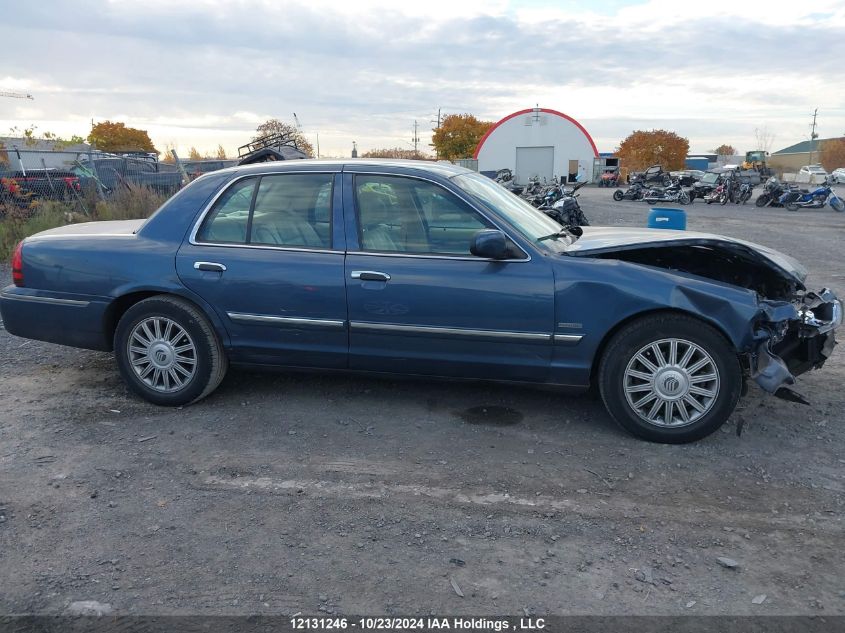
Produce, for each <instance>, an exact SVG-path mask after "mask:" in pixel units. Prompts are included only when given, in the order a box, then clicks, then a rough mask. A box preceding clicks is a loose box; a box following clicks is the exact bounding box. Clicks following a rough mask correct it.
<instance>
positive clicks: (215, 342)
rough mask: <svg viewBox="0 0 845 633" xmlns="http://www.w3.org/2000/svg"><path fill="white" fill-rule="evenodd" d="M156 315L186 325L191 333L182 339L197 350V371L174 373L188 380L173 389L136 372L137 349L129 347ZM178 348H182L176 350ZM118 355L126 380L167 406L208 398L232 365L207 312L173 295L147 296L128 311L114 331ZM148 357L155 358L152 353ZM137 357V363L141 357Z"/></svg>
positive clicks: (133, 386) (143, 396)
mask: <svg viewBox="0 0 845 633" xmlns="http://www.w3.org/2000/svg"><path fill="white" fill-rule="evenodd" d="M156 318H159V319H162V320H166V321H170V322H172V323H174V324H175V325H177V326H178V327H180V328H182V330H183V331H184V332H185V334H186V337H187V338H186V339H182V342H187V343H190V344H192V346H193V350H191V352H189V353H191V354H193V361H194V364H193V365H192V366H193V374H191V375H190V377H189V378H187V379H185V378H184V377H183V376H182V375H181V374H176V373H174V374H173V375H179V376H180V378H182V379H185V384H184V385H182V386H180V387H179V388H178V389H175V390H173V391H169V392H164V391H162V390H159V389H155V388H153V387H152V386H150V385H148V384H147V383H146V382H145V381H144V380H143V379H142V378H141V377H140V376H139V375H138V374H137V373H136V371H135V369H133V364H132V357H131V355H132V353H133V352H131V351H130V347H129V341H130V337H131V336H132V333H133V331H134V330H135V328H136V327H138V326H139V325H140V324H141V323H143V322H148V321H147V320H148V319H156ZM178 342H179V341H176V342H175V343H178ZM175 343H174V344H175ZM150 347H152V346H150ZM135 349H137V348H135ZM178 352H179V350H178V349H177V350H175V351H174V353H178ZM114 355H115V359H116V360H117V366H118V368H119V369H120V374H121V376H122V377H123V380H124V381H125V382H126V384H127V385H128V387H129V388H130V389H131V390H132V391H133V392H135V393H136V394H138V395H139V396H141V397H142V398H144V399H145V400H147V401H149V402H152V403H153V404H157V405H162V406H167V407H178V406H183V405H186V404H191V403H192V402H196V401H198V400H201V399H202V398H205V397H206V396H207V395H209V394H210V393H211V392H212V391H214V390H215V389H216V388H217V386H218V385H219V384H220V382H221V381H222V380H223V377H224V376H225V375H226V369H227V368H228V359H227V357H226V353H225V350H224V349H223V345H222V344H221V343H220V340H219V339H218V337H217V334H216V333H215V332H214V329H213V328H212V326H211V324H210V323H209V322H208V320H207V319H206V317H205V315H203V314H202V312H201V311H200V310H199V309H198V308H197V307H196V306H195V305H193V304H192V303H190V302H189V301H186V300H185V299H181V298H179V297H173V296H169V295H159V296H156V297H150V298H149V299H144V300H143V301H139V302H138V303H136V304H135V305H133V306H132V307H131V308H129V309H128V310H127V311H126V313H125V314H124V315H123V317H121V319H120V322H119V323H118V324H117V329H116V331H115V334H114ZM147 357H148V358H151V357H152V354H148V355H147ZM177 358H178V357H177ZM135 361H136V363H137V362H138V358H136V359H135ZM144 362H147V363H148V364H149V363H150V361H144ZM187 366H188V367H189V368H190V367H191V365H187ZM167 380H168V381H169V380H170V379H169V378H168V379H167Z"/></svg>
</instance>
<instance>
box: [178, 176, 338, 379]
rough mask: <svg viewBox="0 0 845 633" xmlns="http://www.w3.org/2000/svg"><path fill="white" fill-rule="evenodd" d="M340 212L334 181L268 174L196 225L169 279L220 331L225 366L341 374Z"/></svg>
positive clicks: (238, 188) (240, 185)
mask: <svg viewBox="0 0 845 633" xmlns="http://www.w3.org/2000/svg"><path fill="white" fill-rule="evenodd" d="M336 180H337V181H338V182H336ZM340 207H341V204H340V186H339V177H336V176H335V174H332V173H317V172H302V173H294V172H282V173H272V174H265V175H256V176H248V177H244V178H241V179H238V180H236V181H235V182H234V183H232V184H231V185H229V187H228V188H227V189H226V190H224V191H223V193H222V194H221V195H220V196H219V197H218V198H217V200H216V201H215V202H214V203H213V204H212V205H211V207H210V208H209V209H208V211H207V212H206V213H205V214H204V216H203V217H202V218H201V220H200V221H199V222H198V223H197V226H196V227H195V228H194V230H193V232H192V234H191V236H190V238H189V240H188V241H187V242H186V243H185V244H183V246H182V248H181V249H180V250H179V253H178V255H177V258H176V267H177V271H178V273H179V277H180V278H181V279H182V281H183V283H184V284H185V285H186V286H187V287H188V288H190V289H191V290H193V291H194V292H196V293H197V294H199V295H200V296H201V297H202V298H203V299H205V300H206V301H207V302H208V303H209V304H211V305H212V306H213V307H214V309H215V310H216V311H217V313H218V314H219V316H220V317H221V319H222V320H223V322H224V323H225V324H226V327H227V329H228V331H229V334H230V339H231V342H232V350H231V352H230V357H231V359H232V360H233V361H236V362H249V363H261V364H273V365H288V366H303V367H336V368H342V367H345V366H346V362H347V351H348V338H347V328H346V289H345V281H344V266H343V259H344V255H343V251H344V236H343V230H342V228H340V227H338V226H337V224H336V223H335V222H334V221H333V213H334V210H337V212H338V213H340V211H339V209H340ZM335 228H338V232H337V234H335V231H334V229H335Z"/></svg>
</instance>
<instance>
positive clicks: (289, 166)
mask: <svg viewBox="0 0 845 633" xmlns="http://www.w3.org/2000/svg"><path fill="white" fill-rule="evenodd" d="M361 167H364V168H370V169H372V168H379V167H380V168H386V169H388V170H392V169H396V170H398V171H405V170H418V171H420V172H429V173H435V174H437V175H439V176H442V177H444V178H451V177H452V176H457V175H458V174H472V173H475V172H473V171H472V170H470V169H466V168H464V167H459V166H458V165H453V164H452V163H450V162H447V161H436V162H435V161H427V160H405V159H399V158H347V159H342V158H341V159H337V158H320V159H315V158H309V159H303V160H281V161H271V162H266V163H256V164H254V165H239V166H237V167H230V168H229V169H232V170H238V171H239V172H245V173H248V172H250V171H261V172H267V171H279V172H283V171H289V170H301V169H303V168H305V169H308V170H309V171H310V170H315V171H319V170H320V169H321V168H322V169H329V170H331V171H345V170H354V169H356V168H361Z"/></svg>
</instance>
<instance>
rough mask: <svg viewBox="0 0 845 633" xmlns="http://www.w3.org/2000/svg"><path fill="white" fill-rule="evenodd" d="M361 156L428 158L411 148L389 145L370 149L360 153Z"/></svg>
mask: <svg viewBox="0 0 845 633" xmlns="http://www.w3.org/2000/svg"><path fill="white" fill-rule="evenodd" d="M361 158H428V156H424V155H422V154H420V153H419V152H417V151H414V150H412V149H404V148H402V147H391V148H385V149H371V150H370V151H369V152H364V153H363V154H361Z"/></svg>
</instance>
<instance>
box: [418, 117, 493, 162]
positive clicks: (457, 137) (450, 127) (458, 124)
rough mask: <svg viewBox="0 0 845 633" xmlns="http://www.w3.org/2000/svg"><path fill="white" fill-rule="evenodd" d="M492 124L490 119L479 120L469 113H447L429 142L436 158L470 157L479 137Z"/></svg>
mask: <svg viewBox="0 0 845 633" xmlns="http://www.w3.org/2000/svg"><path fill="white" fill-rule="evenodd" d="M492 126H493V122H492V121H479V120H478V119H476V118H475V117H474V116H473V115H471V114H447V115H446V116H445V117H443V120H442V121H441V122H440V127H437V128H435V129H434V135H433V136H432V137H431V141H432V142H431V144H432V146H433V147H434V151H435V152H436V153H437V157H438V158H443V159H445V160H454V159H456V158H472V155H473V154H474V153H475V148H476V147H477V146H478V142H479V141H480V140H481V137H482V136H484V135H485V134H486V133H487V130H489V129H490V128H491V127H492Z"/></svg>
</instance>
